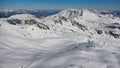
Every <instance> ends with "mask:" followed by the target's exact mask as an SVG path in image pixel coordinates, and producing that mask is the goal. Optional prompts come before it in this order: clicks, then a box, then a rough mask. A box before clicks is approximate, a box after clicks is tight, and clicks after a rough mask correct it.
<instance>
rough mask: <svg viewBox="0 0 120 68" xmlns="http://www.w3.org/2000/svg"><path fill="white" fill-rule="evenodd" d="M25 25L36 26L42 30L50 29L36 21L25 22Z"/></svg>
mask: <svg viewBox="0 0 120 68" xmlns="http://www.w3.org/2000/svg"><path fill="white" fill-rule="evenodd" d="M25 24H27V25H36V26H37V27H39V28H40V29H50V28H49V27H48V26H47V25H45V24H43V23H39V22H37V21H35V20H34V19H30V20H25Z"/></svg>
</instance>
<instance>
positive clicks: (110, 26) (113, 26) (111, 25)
mask: <svg viewBox="0 0 120 68" xmlns="http://www.w3.org/2000/svg"><path fill="white" fill-rule="evenodd" d="M107 28H111V29H116V28H118V29H120V24H119V23H113V24H110V25H108V26H107Z"/></svg>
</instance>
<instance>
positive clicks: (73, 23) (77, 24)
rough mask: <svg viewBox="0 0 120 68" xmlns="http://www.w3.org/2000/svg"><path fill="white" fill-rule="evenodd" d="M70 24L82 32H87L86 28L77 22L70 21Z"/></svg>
mask: <svg viewBox="0 0 120 68" xmlns="http://www.w3.org/2000/svg"><path fill="white" fill-rule="evenodd" d="M71 23H72V25H73V26H77V27H78V28H80V29H81V30H83V31H85V30H87V28H86V26H84V25H82V24H80V23H79V22H76V21H71Z"/></svg>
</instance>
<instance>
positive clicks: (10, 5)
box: [0, 0, 120, 10]
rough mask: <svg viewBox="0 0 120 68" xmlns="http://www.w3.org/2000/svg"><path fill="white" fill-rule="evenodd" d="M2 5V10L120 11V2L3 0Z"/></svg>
mask: <svg viewBox="0 0 120 68" xmlns="http://www.w3.org/2000/svg"><path fill="white" fill-rule="evenodd" d="M0 4H1V6H0V9H44V10H47V9H49V10H50V9H67V8H75V9H110V10H119V9H120V7H119V6H120V0H1V1H0Z"/></svg>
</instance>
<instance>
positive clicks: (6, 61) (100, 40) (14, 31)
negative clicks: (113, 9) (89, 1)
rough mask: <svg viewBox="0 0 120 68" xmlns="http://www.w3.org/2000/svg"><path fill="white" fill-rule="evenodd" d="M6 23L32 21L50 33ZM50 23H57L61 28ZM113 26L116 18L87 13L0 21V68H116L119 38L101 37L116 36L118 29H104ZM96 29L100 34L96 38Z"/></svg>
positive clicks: (119, 64)
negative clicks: (46, 27) (10, 21)
mask: <svg viewBox="0 0 120 68" xmlns="http://www.w3.org/2000/svg"><path fill="white" fill-rule="evenodd" d="M70 14H71V15H70ZM61 16H64V17H65V18H67V21H66V20H64V19H61ZM99 16H101V17H99ZM8 19H10V20H11V19H19V20H21V21H22V23H24V20H30V19H34V20H35V21H37V22H38V23H39V25H41V24H40V23H42V24H44V25H47V26H48V27H49V28H50V29H49V30H47V29H41V28H39V27H37V26H36V25H26V24H17V25H12V24H10V23H9V22H7V20H8ZM54 20H61V23H62V24H61V23H60V22H58V23H55V21H54ZM73 21H75V23H74V22H73ZM116 22H117V23H120V18H119V17H117V18H113V17H112V16H109V15H100V14H97V13H95V12H92V11H89V10H87V9H83V10H78V9H65V10H63V11H61V12H60V13H58V14H55V15H51V16H48V17H46V18H44V19H39V18H36V17H35V16H33V15H30V14H18V15H13V16H11V17H9V18H1V19H0V68H119V67H120V45H119V44H120V38H114V37H113V36H112V35H109V33H108V34H107V33H105V32H106V31H108V32H109V30H114V31H116V32H115V33H116V34H120V32H119V31H120V29H110V28H107V27H106V26H107V25H110V24H113V23H116ZM73 23H74V24H76V23H77V25H73ZM79 24H81V25H82V26H80V27H81V28H79V27H78V25H79ZM83 25H84V27H86V29H85V30H83V29H82V28H84V27H83ZM118 27H119V26H118ZM21 28H22V29H21ZM96 29H99V30H102V31H103V33H102V34H97V32H96Z"/></svg>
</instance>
